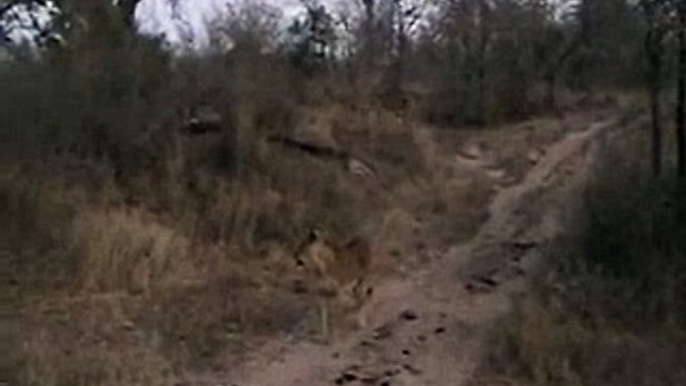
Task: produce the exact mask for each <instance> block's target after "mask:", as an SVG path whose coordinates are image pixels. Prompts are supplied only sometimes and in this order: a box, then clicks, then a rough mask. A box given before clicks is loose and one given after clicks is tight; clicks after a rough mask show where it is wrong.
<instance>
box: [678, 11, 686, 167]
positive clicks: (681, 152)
mask: <svg viewBox="0 0 686 386" xmlns="http://www.w3.org/2000/svg"><path fill="white" fill-rule="evenodd" d="M680 11H681V12H680V14H679V21H680V25H679V27H680V29H679V71H678V72H679V75H678V76H679V80H678V84H677V104H676V136H677V155H678V169H679V177H680V178H686V127H685V126H686V122H685V120H686V107H685V106H684V105H685V104H686V10H680Z"/></svg>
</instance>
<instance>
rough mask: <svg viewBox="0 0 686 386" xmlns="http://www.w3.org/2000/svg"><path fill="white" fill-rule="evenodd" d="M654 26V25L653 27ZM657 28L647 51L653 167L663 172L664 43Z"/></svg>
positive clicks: (657, 173) (649, 37) (648, 38)
mask: <svg viewBox="0 0 686 386" xmlns="http://www.w3.org/2000/svg"><path fill="white" fill-rule="evenodd" d="M653 28H654V27H653ZM660 40H661V39H660V37H659V36H658V34H657V32H656V31H655V30H652V31H650V32H649V33H648V35H647V37H646V41H645V42H646V52H647V53H648V62H649V63H648V64H649V80H648V81H649V83H650V115H651V128H652V154H651V157H652V167H653V174H654V175H656V176H659V175H660V174H661V173H662V122H661V117H660V112H661V110H662V104H661V101H660V94H661V89H662V43H661V41H660Z"/></svg>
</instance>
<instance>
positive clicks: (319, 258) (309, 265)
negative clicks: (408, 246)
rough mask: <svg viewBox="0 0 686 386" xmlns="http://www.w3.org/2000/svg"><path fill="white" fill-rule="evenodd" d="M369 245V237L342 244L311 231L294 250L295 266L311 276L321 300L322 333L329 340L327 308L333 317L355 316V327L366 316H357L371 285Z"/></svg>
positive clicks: (362, 325)
mask: <svg viewBox="0 0 686 386" xmlns="http://www.w3.org/2000/svg"><path fill="white" fill-rule="evenodd" d="M372 257H373V255H372V248H371V244H370V242H369V240H367V239H364V238H354V239H352V240H350V241H348V242H346V243H344V244H339V243H335V242H332V241H331V240H328V239H325V238H324V237H322V235H321V234H320V232H318V231H316V230H313V231H310V233H309V235H308V237H307V239H306V240H305V241H304V242H303V244H302V245H301V246H300V248H298V249H297V250H296V253H295V256H294V258H295V262H296V264H297V266H298V267H299V268H301V269H303V270H305V272H307V274H308V275H310V276H311V278H312V282H313V284H314V286H315V291H316V294H317V295H318V296H319V300H320V315H319V316H320V322H321V333H322V336H323V338H324V340H325V341H328V339H329V331H330V311H331V308H333V309H334V310H335V311H336V313H337V314H336V315H335V316H336V317H337V319H339V318H345V317H347V316H350V315H351V314H353V315H355V323H354V324H355V325H356V327H364V325H365V318H364V317H363V316H362V315H357V314H358V313H359V311H360V308H361V307H362V305H363V304H364V301H365V300H366V299H367V298H369V297H370V296H371V294H372V292H373V288H372V287H371V286H370V285H369V283H368V280H369V275H370V271H371V268H372Z"/></svg>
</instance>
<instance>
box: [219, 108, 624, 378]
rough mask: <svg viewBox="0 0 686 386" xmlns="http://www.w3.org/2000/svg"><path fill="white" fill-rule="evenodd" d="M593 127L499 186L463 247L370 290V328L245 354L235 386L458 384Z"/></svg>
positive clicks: (572, 184)
mask: <svg viewBox="0 0 686 386" xmlns="http://www.w3.org/2000/svg"><path fill="white" fill-rule="evenodd" d="M611 126H612V124H610V123H608V122H598V123H594V124H592V125H590V127H588V128H587V129H586V130H584V131H581V132H575V133H570V134H567V135H566V136H565V137H564V138H563V139H561V140H560V141H558V142H557V143H555V144H553V145H551V146H549V147H548V148H547V149H546V152H545V156H543V158H542V159H541V160H540V161H539V162H538V163H537V165H536V166H534V167H533V168H532V169H531V170H530V171H529V173H528V174H527V175H526V177H525V179H524V180H523V181H522V182H521V183H519V184H517V185H515V186H513V187H509V188H504V189H502V190H501V191H500V192H499V193H498V194H497V195H496V197H495V198H494V200H493V201H492V203H491V207H490V209H491V214H492V215H491V217H490V219H489V220H488V221H487V222H486V223H485V224H484V226H483V227H482V228H481V230H480V232H479V233H478V235H477V236H476V237H474V238H473V239H472V241H470V242H469V243H467V244H465V245H462V246H460V247H456V248H452V249H450V250H449V251H448V252H447V253H446V254H445V256H443V257H442V258H440V259H439V260H437V261H436V262H435V263H433V264H432V265H431V266H429V267H426V268H425V269H423V270H422V271H420V272H416V273H415V274H413V275H410V277H409V278H403V279H397V280H395V281H389V282H387V283H385V284H383V285H382V286H381V287H379V288H377V290H376V291H375V294H374V297H373V299H372V300H371V302H370V303H369V304H367V305H366V307H365V309H364V310H363V312H366V313H367V315H368V319H369V321H370V323H369V324H370V328H368V329H366V330H363V331H359V332H356V333H352V334H351V335H350V336H349V337H348V338H346V339H345V340H343V341H340V342H335V343H333V344H331V345H322V344H317V343H312V342H307V341H295V340H293V341H289V340H288V339H282V340H279V341H276V342H273V343H270V344H268V345H266V346H265V347H263V348H262V349H261V350H259V351H258V352H256V353H254V355H251V358H252V359H250V360H249V361H248V363H247V364H246V365H245V366H241V368H240V369H237V371H236V373H235V374H233V375H232V379H227V380H225V381H223V382H220V383H219V384H226V385H238V386H296V385H297V386H303V385H304V386H320V385H379V386H395V385H398V386H403V385H414V386H418V385H427V386H429V385H437V386H439V385H440V386H447V385H450V386H456V385H465V384H467V382H468V381H469V380H470V378H471V376H472V374H473V373H474V370H475V368H476V366H477V365H478V362H479V359H480V357H481V353H482V349H483V346H484V341H485V337H486V333H487V331H488V329H489V327H492V323H493V322H494V321H496V320H498V318H499V317H502V316H504V315H506V314H507V312H508V310H509V309H510V307H511V306H512V304H513V301H512V299H513V297H515V296H517V295H518V294H521V293H522V292H523V289H524V285H523V284H524V281H525V278H526V273H525V272H526V271H527V270H528V269H529V268H530V266H531V265H532V264H533V261H534V260H535V259H536V256H537V251H538V250H540V248H539V247H540V246H542V245H543V244H545V242H546V241H547V240H550V239H551V238H552V237H553V236H554V235H555V234H556V232H558V228H557V226H556V219H557V218H558V214H559V213H560V212H561V210H564V209H565V208H568V205H570V204H569V203H570V199H572V198H573V197H575V195H574V194H573V192H574V189H575V188H578V187H579V186H582V185H583V180H584V177H585V176H586V175H587V173H586V171H587V169H588V167H587V166H588V165H589V164H590V163H591V162H592V158H593V157H592V154H593V151H591V149H593V146H590V145H592V144H593V143H596V142H599V141H595V139H597V137H599V136H601V135H604V134H605V133H606V132H608V131H609V130H608V128H609V127H611Z"/></svg>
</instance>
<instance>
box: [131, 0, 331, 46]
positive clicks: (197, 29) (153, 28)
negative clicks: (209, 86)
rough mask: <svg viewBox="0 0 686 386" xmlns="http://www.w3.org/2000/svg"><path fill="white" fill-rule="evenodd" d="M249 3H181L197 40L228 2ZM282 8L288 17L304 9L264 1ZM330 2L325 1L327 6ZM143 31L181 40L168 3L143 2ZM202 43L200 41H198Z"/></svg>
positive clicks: (287, 0) (288, 1)
mask: <svg viewBox="0 0 686 386" xmlns="http://www.w3.org/2000/svg"><path fill="white" fill-rule="evenodd" d="M241 1H244V2H250V1H251V0H192V1H190V0H180V2H179V4H180V7H181V12H182V14H183V16H184V17H185V19H186V20H187V21H188V24H189V25H190V26H191V28H192V29H193V33H194V35H195V37H196V39H197V40H203V39H204V35H205V23H206V21H207V20H209V19H212V18H214V17H216V16H217V15H219V14H220V13H221V12H222V11H223V10H224V9H225V8H226V4H227V3H238V2H241ZM264 1H265V2H266V3H268V4H272V5H274V6H277V7H279V8H281V9H282V11H283V12H284V15H285V16H290V15H294V14H297V13H298V12H299V11H300V10H301V9H302V6H301V5H300V1H299V0H264ZM327 2H330V0H329V1H323V3H327ZM136 16H137V19H138V21H139V25H140V28H141V30H142V31H143V32H150V33H162V32H163V33H165V35H166V36H167V38H168V39H169V40H170V41H172V42H177V41H179V34H178V30H177V29H176V28H175V27H174V23H173V22H172V17H171V11H170V8H169V5H168V4H167V0H143V1H142V2H141V4H140V5H139V8H138V10H137V12H136ZM196 43H200V42H196Z"/></svg>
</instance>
